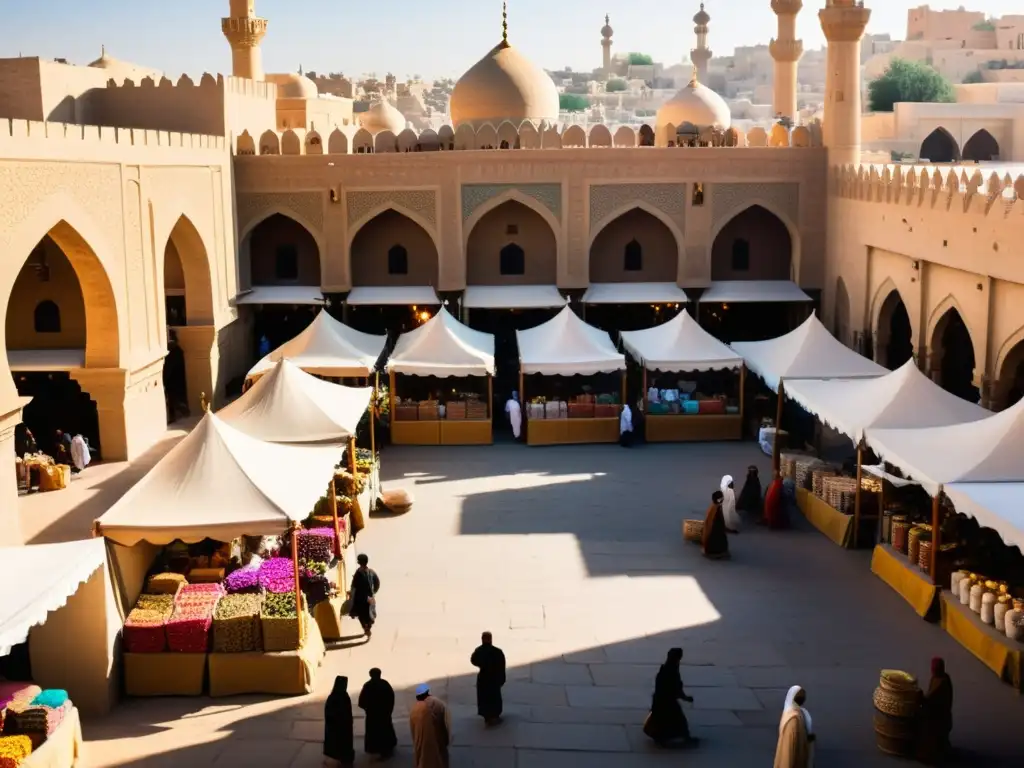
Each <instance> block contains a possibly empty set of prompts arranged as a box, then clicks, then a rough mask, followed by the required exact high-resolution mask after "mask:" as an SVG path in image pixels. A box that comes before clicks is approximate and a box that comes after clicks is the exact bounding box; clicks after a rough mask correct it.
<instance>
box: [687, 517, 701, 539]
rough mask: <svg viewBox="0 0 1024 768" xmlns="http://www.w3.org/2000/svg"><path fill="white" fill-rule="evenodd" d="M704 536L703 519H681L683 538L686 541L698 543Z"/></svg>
mask: <svg viewBox="0 0 1024 768" xmlns="http://www.w3.org/2000/svg"><path fill="white" fill-rule="evenodd" d="M703 537H704V521H703V520H684V521H683V538H684V539H685V540H686V541H692V542H696V543H699V542H700V541H701V539H702V538H703Z"/></svg>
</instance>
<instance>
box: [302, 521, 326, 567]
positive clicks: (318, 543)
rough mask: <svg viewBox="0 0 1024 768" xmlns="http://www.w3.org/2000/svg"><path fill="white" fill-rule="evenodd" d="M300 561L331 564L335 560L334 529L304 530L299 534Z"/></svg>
mask: <svg viewBox="0 0 1024 768" xmlns="http://www.w3.org/2000/svg"><path fill="white" fill-rule="evenodd" d="M298 536H299V540H298V549H299V559H300V560H317V561H320V562H324V563H329V562H330V561H331V560H332V559H333V558H334V529H333V528H304V529H301V530H299V532H298Z"/></svg>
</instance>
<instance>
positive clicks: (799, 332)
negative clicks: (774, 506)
mask: <svg viewBox="0 0 1024 768" xmlns="http://www.w3.org/2000/svg"><path fill="white" fill-rule="evenodd" d="M731 346H732V348H733V350H735V351H736V353H737V354H739V355H740V356H741V357H742V358H743V361H744V363H745V364H746V367H747V368H748V369H749V370H751V371H753V372H754V373H755V374H757V375H758V376H759V377H760V378H761V379H762V380H763V381H764V383H765V385H766V386H767V387H768V389H770V390H772V391H773V392H775V393H776V395H777V397H778V401H777V405H776V416H775V425H774V426H775V428H776V429H777V430H779V429H781V427H782V405H783V403H784V402H785V390H786V384H787V383H788V382H790V381H794V380H800V379H871V378H877V377H878V376H882V375H884V374H885V373H887V371H886V369H885V368H883V367H882V366H880V365H878V364H877V363H875V362H872V361H871V360H868V359H867V358H866V357H864V356H863V355H860V354H858V353H857V352H854V351H853V350H852V349H850V348H849V347H847V346H845V345H844V344H843V343H842V342H840V341H839V340H837V339H836V337H835V336H833V335H832V334H831V333H829V332H828V329H827V328H825V326H824V325H822V324H821V321H820V320H818V317H817V315H811V316H810V317H809V318H807V320H805V321H804V322H803V323H802V324H801V325H800V326H799V327H798V328H796V329H795V330H792V331H790V332H789V333H787V334H784V335H782V336H779V337H778V338H775V339H769V340H768V341H743V342H735V343H733V344H732V345H731ZM780 443H781V440H778V439H774V440H773V441H772V446H773V449H772V469H773V470H774V471H775V473H776V474H778V472H779V459H780V449H781V445H780Z"/></svg>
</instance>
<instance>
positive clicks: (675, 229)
mask: <svg viewBox="0 0 1024 768" xmlns="http://www.w3.org/2000/svg"><path fill="white" fill-rule="evenodd" d="M634 209H635V210H640V211H644V212H645V213H649V214H650V215H651V216H653V217H654V218H656V219H657V220H658V221H660V222H661V223H662V224H664V225H665V226H666V227H668V230H669V231H670V232H671V233H672V237H674V238H675V241H676V243H677V245H678V247H679V254H680V256H682V254H683V249H684V242H685V238H684V237H683V232H682V230H680V229H679V225H678V224H676V223H675V222H674V221H672V219H671V218H670V217H669V216H668V214H667V213H665V212H664V211H661V210H659V209H657V208H655V207H654V206H653V205H651V204H650V203H648V202H646V201H644V200H632V201H630V202H628V203H623V204H622V205H620V206H619V207H618V208H615V209H614V210H613V211H612V212H611V213H609V214H608V215H607V216H605V217H604V218H603V219H601V220H600V221H598V222H596V223H591V225H590V237H589V239H588V240H587V253H590V249H591V248H592V247H593V246H594V240H596V239H597V236H598V235H599V234H601V230H603V229H604V228H605V227H607V226H608V225H609V224H611V223H612V222H613V221H615V220H616V219H618V218H621V217H622V216H623V215H625V214H627V213H629V212H630V211H632V210H634Z"/></svg>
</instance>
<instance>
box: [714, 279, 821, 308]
mask: <svg viewBox="0 0 1024 768" xmlns="http://www.w3.org/2000/svg"><path fill="white" fill-rule="evenodd" d="M790 301H813V299H812V298H811V297H810V296H808V295H807V294H806V293H804V292H803V291H802V290H800V286H799V285H797V284H796V283H794V282H793V281H791V280H716V281H714V282H713V283H711V285H710V287H709V288H708V289H707V290H706V291H704V293H703V294H702V295H701V297H700V303H701V304H704V303H711V304H726V303H728V304H748V303H754V302H773V303H783V302H790Z"/></svg>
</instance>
